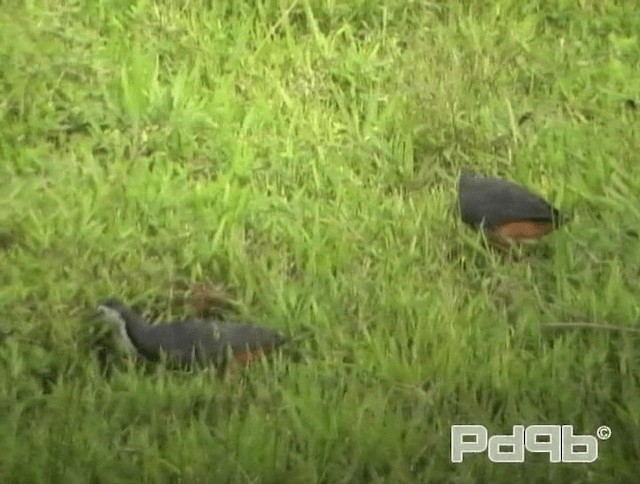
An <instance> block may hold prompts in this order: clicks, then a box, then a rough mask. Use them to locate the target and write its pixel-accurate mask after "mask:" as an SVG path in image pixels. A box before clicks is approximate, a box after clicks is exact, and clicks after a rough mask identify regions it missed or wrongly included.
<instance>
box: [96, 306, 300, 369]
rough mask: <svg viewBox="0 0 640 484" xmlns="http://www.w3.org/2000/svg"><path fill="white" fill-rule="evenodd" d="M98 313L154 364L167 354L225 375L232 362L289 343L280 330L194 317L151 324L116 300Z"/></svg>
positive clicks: (182, 363) (182, 364) (248, 359)
mask: <svg viewBox="0 0 640 484" xmlns="http://www.w3.org/2000/svg"><path fill="white" fill-rule="evenodd" d="M97 312H98V314H99V315H101V316H102V318H103V319H104V320H106V321H108V322H109V323H111V324H112V325H113V326H115V327H116V328H117V329H118V331H119V333H120V337H121V339H122V341H123V342H124V344H125V345H126V346H127V347H128V349H129V350H130V351H131V352H134V353H135V354H138V355H140V356H142V357H143V358H144V359H146V360H148V361H151V362H157V361H159V360H160V359H161V358H162V356H163V354H166V356H167V357H168V359H169V360H171V361H172V362H174V363H176V364H177V365H178V366H180V367H197V366H201V367H202V366H208V365H211V364H212V365H213V366H214V367H216V368H218V369H219V370H221V371H222V372H224V370H225V369H226V368H227V365H228V364H229V363H231V361H232V360H235V361H237V362H241V363H249V362H251V361H253V360H255V359H257V358H258V357H260V356H261V355H262V354H268V353H269V352H271V351H272V350H274V349H276V348H277V347H279V346H281V345H283V344H284V343H285V342H286V341H287V338H286V337H285V336H284V335H283V334H282V333H280V332H278V331H275V330H272V329H269V328H265V327H261V326H257V325H254V324H250V323H244V322H232V321H219V320H207V319H200V318H193V319H184V320H179V321H171V322H167V323H156V324H150V323H149V322H148V321H146V320H145V319H144V318H142V317H141V316H139V315H138V314H137V313H136V312H135V311H134V310H133V309H131V308H130V307H128V306H126V305H125V304H124V303H123V302H122V301H120V300H119V299H117V298H109V299H106V300H104V301H102V302H101V303H99V304H98V307H97Z"/></svg>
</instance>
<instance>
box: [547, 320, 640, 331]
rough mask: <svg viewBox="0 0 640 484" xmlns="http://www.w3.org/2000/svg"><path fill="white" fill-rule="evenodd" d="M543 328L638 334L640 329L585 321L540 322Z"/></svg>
mask: <svg viewBox="0 0 640 484" xmlns="http://www.w3.org/2000/svg"><path fill="white" fill-rule="evenodd" d="M542 326H544V327H545V328H560V329H573V328H580V329H604V330H610V331H627V332H629V333H636V334H640V329H638V328H630V327H628V326H616V325H614V324H599V323H587V322H584V321H576V322H561V323H542Z"/></svg>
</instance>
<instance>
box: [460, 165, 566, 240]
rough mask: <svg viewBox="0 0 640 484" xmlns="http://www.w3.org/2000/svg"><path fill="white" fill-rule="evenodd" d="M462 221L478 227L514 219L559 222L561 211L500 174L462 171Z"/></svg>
mask: <svg viewBox="0 0 640 484" xmlns="http://www.w3.org/2000/svg"><path fill="white" fill-rule="evenodd" d="M458 191H459V202H460V212H461V217H462V220H463V222H465V223H467V224H469V225H473V226H475V227H479V226H480V225H484V226H486V227H488V228H493V227H497V226H500V225H503V224H506V223H510V222H516V221H523V220H529V221H539V222H551V221H553V222H555V223H558V222H559V219H560V213H559V212H558V210H557V209H555V208H554V207H553V206H551V205H550V204H549V203H548V202H547V201H546V200H544V199H543V198H542V197H540V196H538V195H536V194H534V193H532V192H530V191H529V190H527V189H525V188H523V187H521V186H519V185H517V184H515V183H512V182H510V181H507V180H502V179H500V178H490V177H483V176H480V175H477V174H475V173H473V172H471V171H468V170H467V171H463V172H462V174H461V175H460V181H459V187H458Z"/></svg>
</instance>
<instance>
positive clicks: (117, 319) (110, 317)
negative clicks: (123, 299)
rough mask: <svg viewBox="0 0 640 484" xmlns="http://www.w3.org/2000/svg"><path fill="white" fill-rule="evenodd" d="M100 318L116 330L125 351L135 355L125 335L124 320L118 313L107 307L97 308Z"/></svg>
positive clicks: (127, 336) (134, 350)
mask: <svg viewBox="0 0 640 484" xmlns="http://www.w3.org/2000/svg"><path fill="white" fill-rule="evenodd" d="M98 310H99V311H100V314H102V317H103V318H104V319H105V320H106V321H108V322H109V323H110V324H111V325H112V326H115V327H116V328H117V329H118V334H119V335H120V343H121V344H122V346H124V347H125V349H126V350H127V351H129V352H132V353H136V348H135V346H133V343H132V342H131V339H129V335H128V334H127V328H126V324H125V322H124V319H122V316H121V315H120V313H119V312H118V311H116V310H115V309H111V308H110V307H107V306H100V307H99V308H98Z"/></svg>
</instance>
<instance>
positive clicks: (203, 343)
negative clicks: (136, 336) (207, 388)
mask: <svg viewBox="0 0 640 484" xmlns="http://www.w3.org/2000/svg"><path fill="white" fill-rule="evenodd" d="M283 340H284V338H283V337H282V336H281V335H280V334H279V333H277V332H276V331H273V330H270V329H267V328H262V327H259V326H254V325H252V324H248V323H235V322H222V321H211V320H202V319H192V320H187V321H174V322H171V323H165V324H162V323H160V324H155V325H151V326H149V327H148V329H147V331H146V335H145V337H144V343H143V344H142V345H141V347H140V351H141V352H142V353H147V356H150V357H152V358H154V359H156V358H157V357H159V355H160V353H161V352H165V353H166V354H167V356H169V357H170V358H173V359H176V360H177V361H178V362H179V363H181V364H192V363H201V364H207V363H214V364H221V363H222V362H223V360H224V359H225V358H226V356H227V352H228V351H229V350H230V351H231V352H232V353H235V352H237V351H255V350H259V349H263V348H268V347H275V346H278V345H279V344H281V343H282V342H283Z"/></svg>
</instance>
